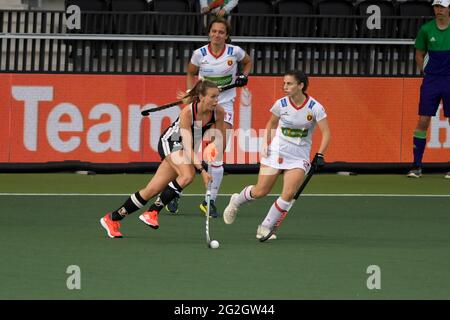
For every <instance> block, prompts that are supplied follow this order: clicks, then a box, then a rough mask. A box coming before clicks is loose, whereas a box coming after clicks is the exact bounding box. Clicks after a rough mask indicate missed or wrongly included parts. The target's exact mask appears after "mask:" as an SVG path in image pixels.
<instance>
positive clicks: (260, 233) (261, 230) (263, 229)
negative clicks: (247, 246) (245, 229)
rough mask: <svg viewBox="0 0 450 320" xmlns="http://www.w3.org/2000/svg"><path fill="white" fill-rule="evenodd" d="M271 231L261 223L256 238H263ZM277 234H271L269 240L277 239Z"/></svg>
mask: <svg viewBox="0 0 450 320" xmlns="http://www.w3.org/2000/svg"><path fill="white" fill-rule="evenodd" d="M269 233H270V229H268V228H266V227H264V226H262V225H259V226H258V230H256V239H261V238H262V237H265V236H267V235H268V234H269ZM276 238H277V236H276V235H275V234H273V235H271V236H270V238H269V239H268V240H275V239H276Z"/></svg>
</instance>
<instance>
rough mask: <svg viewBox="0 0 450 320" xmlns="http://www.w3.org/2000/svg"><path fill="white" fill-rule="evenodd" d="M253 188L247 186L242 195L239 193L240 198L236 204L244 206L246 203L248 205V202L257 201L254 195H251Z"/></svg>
mask: <svg viewBox="0 0 450 320" xmlns="http://www.w3.org/2000/svg"><path fill="white" fill-rule="evenodd" d="M252 188H253V186H246V187H245V188H244V189H243V190H242V191H241V193H239V197H238V198H237V200H236V203H237V204H238V205H241V204H244V203H246V202H249V201H253V200H255V198H253V197H252V194H251V190H252Z"/></svg>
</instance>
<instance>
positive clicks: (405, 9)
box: [398, 0, 434, 39]
mask: <svg viewBox="0 0 450 320" xmlns="http://www.w3.org/2000/svg"><path fill="white" fill-rule="evenodd" d="M398 15H399V16H400V17H401V18H402V19H401V20H400V21H399V26H398V31H399V32H398V37H399V38H410V39H414V38H415V37H416V35H417V32H418V31H419V28H420V26H421V25H422V24H423V23H425V22H426V21H428V20H429V17H433V16H434V11H433V7H432V6H431V3H430V2H428V1H420V0H409V1H405V2H401V3H399V4H398Z"/></svg>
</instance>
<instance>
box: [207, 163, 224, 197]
mask: <svg viewBox="0 0 450 320" xmlns="http://www.w3.org/2000/svg"><path fill="white" fill-rule="evenodd" d="M210 166H211V176H212V178H213V181H212V183H211V200H214V201H216V198H217V194H218V193H219V189H220V185H221V184H222V179H223V166H212V165H210ZM205 201H206V196H205Z"/></svg>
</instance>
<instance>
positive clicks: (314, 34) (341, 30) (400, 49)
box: [0, 11, 429, 76]
mask: <svg viewBox="0 0 450 320" xmlns="http://www.w3.org/2000/svg"><path fill="white" fill-rule="evenodd" d="M83 17H84V18H82V19H81V21H82V25H81V29H79V30H69V29H68V28H67V27H66V20H65V19H66V18H65V12H62V11H0V72H30V73H33V72H38V73H47V72H48V73H53V72H56V73H124V74H127V73H130V74H185V73H186V67H187V63H188V62H189V59H190V56H191V55H192V52H193V50H194V49H196V48H198V47H200V46H201V45H203V44H206V43H207V38H206V37H205V36H200V34H204V25H205V21H204V20H203V16H202V15H199V14H196V13H186V14H176V13H173V14H163V13H161V14H156V13H154V12H146V13H116V12H114V13H112V12H107V13H105V12H87V13H84V16H83ZM169 19H171V20H169ZM365 19H366V18H365V17H359V16H356V17H355V16H351V17H342V16H341V17H338V16H316V15H312V16H287V15H265V16H256V15H248V14H247V15H244V14H241V15H234V16H233V17H232V18H231V23H232V26H233V29H234V32H233V34H234V36H233V37H232V39H233V44H237V45H239V46H241V47H242V48H243V49H245V50H246V52H248V53H249V55H250V56H251V57H252V59H253V62H254V67H253V70H252V73H253V74H259V75H274V74H280V73H283V72H285V71H287V70H290V69H302V70H304V71H305V72H307V73H310V74H314V75H324V76H328V75H330V76H331V75H333V76H419V75H420V73H419V71H418V70H417V68H416V64H415V61H414V46H413V44H414V42H413V40H412V38H413V36H415V35H413V33H415V32H417V30H416V29H417V28H418V27H417V25H420V24H421V23H423V22H425V21H426V20H427V19H429V17H409V18H401V17H385V18H383V19H384V20H383V21H384V22H383V21H382V24H381V25H382V28H381V29H375V30H370V29H368V28H367V26H366V25H365V23H366V20H365ZM399 36H402V37H403V38H398V37H399Z"/></svg>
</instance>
